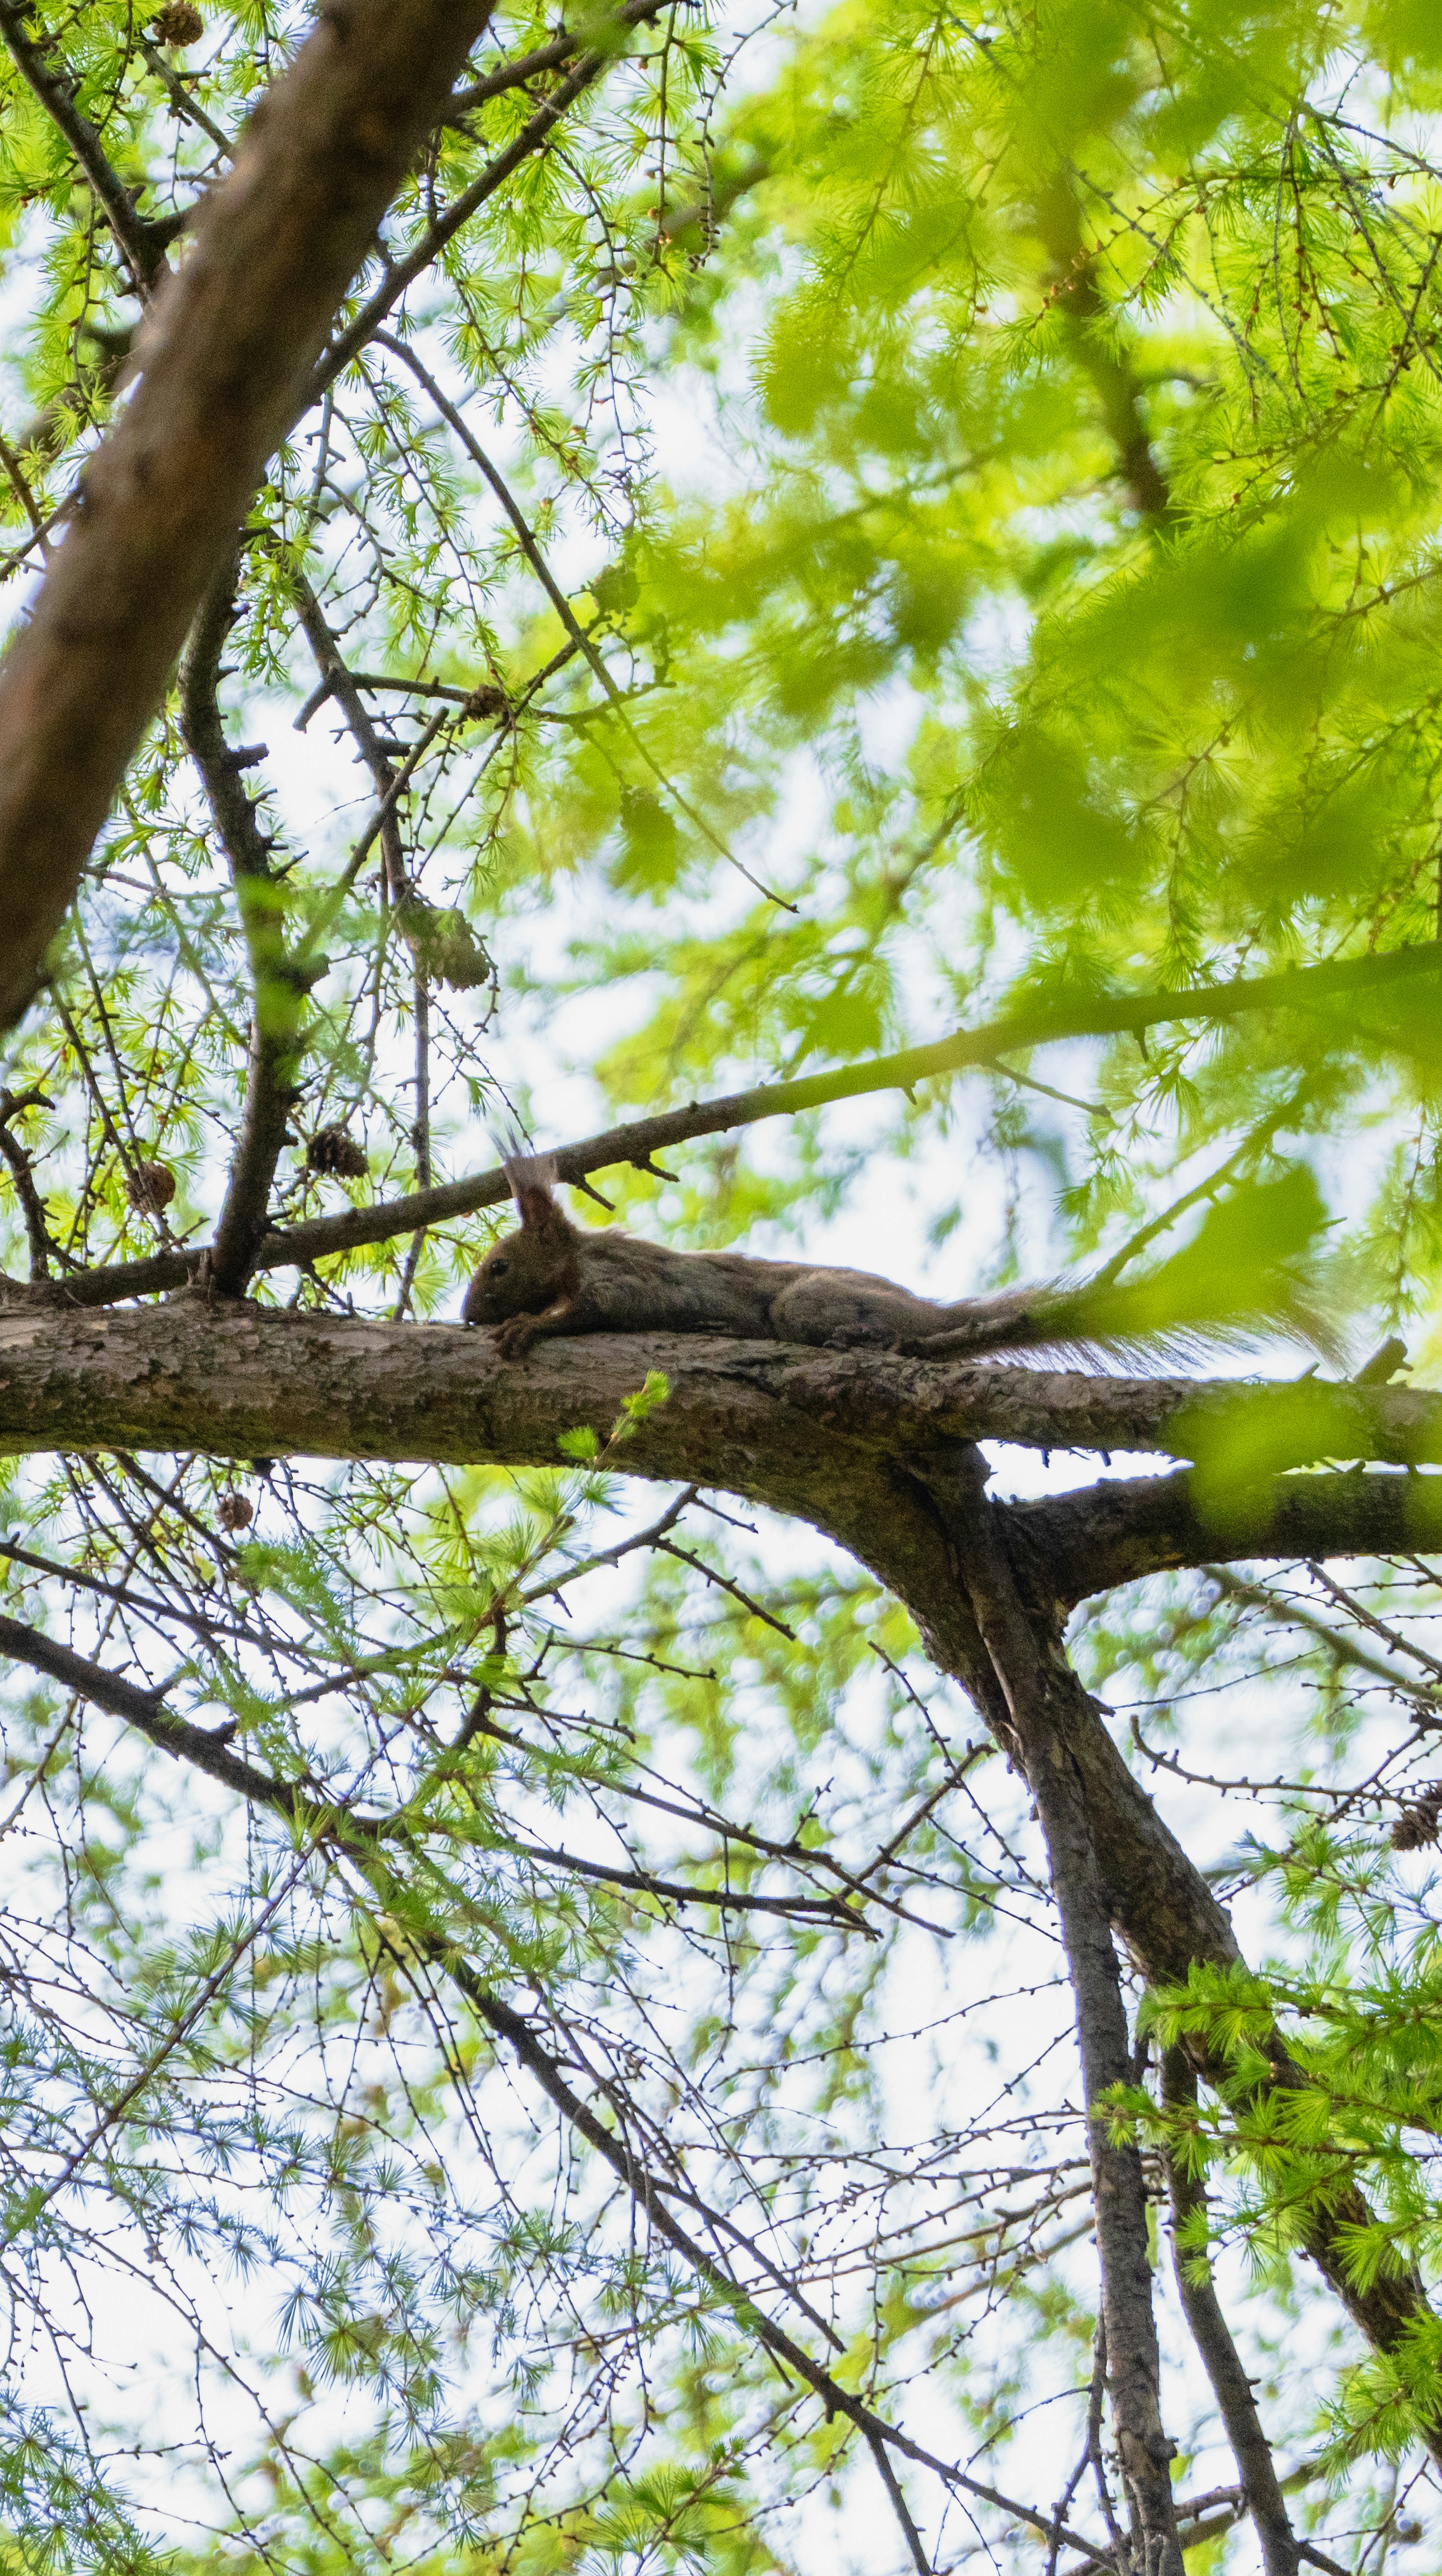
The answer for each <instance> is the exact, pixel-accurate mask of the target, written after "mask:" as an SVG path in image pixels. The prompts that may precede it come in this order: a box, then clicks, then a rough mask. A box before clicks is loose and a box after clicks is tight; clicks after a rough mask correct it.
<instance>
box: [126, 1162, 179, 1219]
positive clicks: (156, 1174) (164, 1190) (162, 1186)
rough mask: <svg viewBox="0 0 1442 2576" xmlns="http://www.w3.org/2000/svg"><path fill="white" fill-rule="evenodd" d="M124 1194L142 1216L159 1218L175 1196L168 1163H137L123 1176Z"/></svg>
mask: <svg viewBox="0 0 1442 2576" xmlns="http://www.w3.org/2000/svg"><path fill="white" fill-rule="evenodd" d="M125 1194H126V1197H127V1198H128V1199H129V1201H130V1204H131V1206H132V1207H133V1208H139V1209H140V1211H141V1213H142V1215H145V1216H159V1214H160V1211H161V1209H162V1208H168V1207H169V1205H170V1202H171V1200H172V1199H173V1198H174V1196H175V1174H174V1173H173V1171H172V1170H171V1168H170V1165H169V1164H168V1163H137V1164H136V1166H135V1169H134V1171H133V1172H127V1174H126V1176H125Z"/></svg>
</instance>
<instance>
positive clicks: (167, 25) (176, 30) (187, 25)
mask: <svg viewBox="0 0 1442 2576" xmlns="http://www.w3.org/2000/svg"><path fill="white" fill-rule="evenodd" d="M150 32H151V34H152V36H153V37H154V38H155V41H156V43H157V45H193V44H194V42H195V40H196V37H197V36H203V35H204V33H205V20H204V19H203V18H202V16H201V14H200V11H199V10H198V9H193V8H192V7H191V5H190V0H169V4H168V6H167V7H165V8H164V9H160V10H158V11H157V12H156V15H155V16H154V17H153V18H152V19H151V21H150Z"/></svg>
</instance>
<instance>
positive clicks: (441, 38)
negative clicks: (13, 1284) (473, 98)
mask: <svg viewBox="0 0 1442 2576" xmlns="http://www.w3.org/2000/svg"><path fill="white" fill-rule="evenodd" d="M488 15H489V0H329V5H328V6H327V7H326V8H325V9H324V10H323V11H322V12H321V13H320V16H319V18H318V22H317V25H316V28H315V32H314V33H313V35H312V36H311V37H310V38H309V40H308V41H307V43H306V44H305V45H304V46H303V47H302V49H301V52H300V54H299V55H298V56H297V58H296V61H295V63H294V64H293V66H292V67H291V69H290V71H289V72H288V73H287V74H286V75H285V77H284V78H283V79H282V80H281V81H279V82H278V83H277V84H276V86H275V88H274V89H273V90H272V91H270V92H269V94H268V95H267V97H266V98H265V99H264V100H263V101H262V102H261V105H260V107H259V108H258V109H257V111H256V114H255V116H254V117H253V118H252V120H251V123H250V125H249V127H248V129H247V131H246V133H245V135H244V137H243V138H242V141H241V143H240V146H239V148H238V151H237V154H236V159H235V163H234V166H233V168H232V169H231V171H230V173H229V175H228V176H227V177H226V179H225V180H224V181H223V182H222V183H221V185H220V186H219V187H218V188H217V189H216V190H215V192H214V194H213V195H212V196H211V197H209V198H208V199H207V200H206V203H205V205H204V207H203V208H202V210H201V212H200V215H199V216H198V218H197V225H196V238H195V243H194V247H193V249H192V251H191V253H190V256H189V257H188V258H187V260H186V261H185V263H184V265H183V267H182V268H181V270H180V272H179V274H178V276H176V277H175V278H173V279H171V280H170V281H168V282H167V283H166V284H165V285H164V286H163V287H162V288H161V290H160V291H159V292H158V293H157V295H156V298H155V301H154V305H153V308H152V312H151V316H150V318H149V320H148V322H147V325H146V329H145V332H144V334H143V337H142V340H141V344H140V351H139V363H140V368H141V374H140V381H139V383H138V385H137V386H136V388H135V390H134V392H133V394H132V396H131V399H130V401H129V402H128V404H127V405H126V407H125V409H124V411H123V412H122V413H121V415H120V418H119V419H118V420H117V422H116V423H115V425H114V427H113V428H112V430H111V431H110V434H109V435H108V437H107V438H106V439H105V440H104V441H103V443H102V445H101V446H100V448H99V449H98V450H97V452H96V454H95V456H94V457H93V458H92V459H91V461H90V463H89V464H88V465H87V467H86V469H85V474H84V477H83V480H82V484H81V489H80V496H79V501H78V504H77V507H76V511H75V514H74V517H73V519H72V521H71V524H70V525H69V527H68V528H67V530H66V533H65V538H64V542H63V544H61V545H60V547H59V548H58V549H57V551H56V554H55V556H54V558H53V560H52V562H51V564H50V567H49V570H48V571H47V573H46V577H45V580H44V582H43V584H42V585H41V589H40V593H39V596H38V598H37V600H36V603H35V608H34V612H33V615H32V617H31V619H30V621H29V623H28V625H26V626H25V627H24V628H23V629H22V630H21V633H20V634H19V636H18V637H17V639H16V641H15V643H14V644H13V645H12V647H11V649H10V651H9V653H8V654H7V656H6V659H5V662H4V665H3V667H0V918H3V920H4V923H5V943H4V954H3V958H0V1025H8V1024H9V1022H11V1021H12V1020H14V1019H15V1018H16V1017H18V1015H19V1013H20V1012H21V1011H22V1010H23V1009H24V1008H25V1005H26V1004H27V1002H28V1001H29V1000H30V997H31V995H32V993H33V992H34V990H35V988H36V983H37V979H38V977H39V974H40V972H41V963H42V959H43V956H44V952H45V949H46V946H47V944H48V942H49V941H50V939H51V938H52V936H53V935H54V933H55V931H56V930H57V929H58V927H59V925H60V922H61V920H62V918H63V916H64V913H65V910H66V907H67V905H68V904H69V902H70V900H71V897H72V895H73V894H74V892H75V888H76V885H77V883H78V880H79V875H80V870H81V867H82V865H83V864H84V860H85V857H86V855H87V853H88V851H89V849H90V847H91V845H92V843H93V841H94V839H95V836H96V834H97V832H98V831H99V829H100V827H101V824H102V823H103V821H104V819H105V815H106V811H107V809H108V807H109V804H110V800H111V798H112V796H113V795H114V793H115V790H116V787H117V786H118V784H119V781H120V778H121V776H122V774H123V771H124V768H125V764H126V762H127V761H128V759H129V758H130V755H131V753H132V752H133V751H134V749H135V747H136V744H137V742H138V741H139V739H140V736H141V734H142V732H143V730H144V728H145V725H146V724H147V722H148V721H149V719H150V717H151V715H152V714H153V713H154V711H155V708H156V707H157V705H158V704H159V702H160V698H161V696H162V693H163V691H164V688H165V685H166V681H167V679H168V677H169V674H170V670H171V666H172V664H173V663H174V660H175V657H176V654H177V653H178V652H179V649H180V646H181V643H182V640H183V638H184V635H185V631H186V628H187V627H188V625H189V623H190V620H191V618H192V616H193V615H194V613H195V610H196V607H197V605H198V603H199V601H200V599H201V597H202V595H203V593H204V592H205V590H206V588H207V586H208V584H209V583H210V582H211V580H212V579H213V578H214V576H215V574H216V572H217V571H218V569H219V567H220V565H221V563H222V562H223V560H224V558H225V555H226V552H227V550H228V548H229V547H230V546H231V545H233V543H234V541H235V533H236V530H237V528H238V526H239V524H240V521H241V518H242V516H243V514H244V511H245V508H246V504H247V502H248V501H249V498H250V495H251V493H252V492H253V491H254V489H255V486H256V484H257V482H258V481H259V479H260V476H261V473H262V471H263V469H264V465H265V460H266V458H267V456H268V455H269V454H270V452H271V450H272V448H273V447H274V446H275V445H276V443H277V441H278V440H279V438H280V437H281V436H282V435H283V433H284V431H285V429H286V427H287V425H288V423H289V421H290V419H291V418H292V416H293V413H294V411H295V408H296V405H297V402H298V401H300V400H301V399H303V397H304V393H305V389H306V387H307V385H308V384H309V382H310V381H311V377H312V371H313V369H314V366H315V363H316V360H317V358H318V356H319V354H320V351H321V348H322V346H323V344H324V340H325V334H326V329H327V326H328V324H329V322H330V319H331V316H332V315H333V313H334V312H335V309H336V306H337V305H338V304H339V302H340V300H341V297H342V296H343V295H344V293H345V290H346V288H347V286H348V285H349V284H350V282H351V280H352V279H353V278H354V277H355V275H356V274H357V272H358V271H359V270H360V269H361V267H362V266H363V265H364V263H365V261H366V259H367V257H368V256H369V254H370V252H371V249H372V247H373V244H374V239H375V231H376V226H377V225H378V223H379V222H380V221H381V218H382V216H383V215H384V213H385V210H386V207H387V206H388V205H389V203H390V201H391V199H392V197H393V196H394V195H395V193H396V190H397V189H398V188H399V186H400V184H401V182H402V180H403V178H404V176H405V173H406V169H407V166H408V164H409V163H410V161H411V159H412V157H413V155H414V153H415V152H416V150H417V149H418V147H419V146H420V144H421V143H422V141H423V140H424V138H425V136H426V134H427V133H428V132H429V131H430V130H431V128H432V127H433V126H434V125H435V124H436V122H437V120H438V119H439V118H440V116H441V114H442V112H443V110H444V108H445V104H446V100H447V97H448V95H449V92H450V90H451V88H452V87H453V85H454V82H455V79H456V75H457V74H458V73H459V72H460V70H461V69H462V67H463V66H464V64H465V61H466V57H467V55H468V54H469V52H470V49H471V46H472V45H473V44H474V42H475V39H476V37H477V36H478V35H479V33H480V32H481V29H482V28H483V27H484V25H485V23H486V20H487V17H488Z"/></svg>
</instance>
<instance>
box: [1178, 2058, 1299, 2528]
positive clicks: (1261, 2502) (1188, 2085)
mask: <svg viewBox="0 0 1442 2576" xmlns="http://www.w3.org/2000/svg"><path fill="white" fill-rule="evenodd" d="M1162 2093H1163V2098H1164V2100H1165V2101H1166V2103H1167V2104H1168V2106H1169V2108H1171V2109H1174V2110H1179V2111H1181V2112H1182V2113H1184V2114H1185V2113H1186V2112H1187V2111H1188V2110H1191V2111H1195V2109H1196V2100H1197V2074H1196V2068H1195V2067H1194V2066H1193V2065H1192V2063H1191V2060H1190V2059H1189V2058H1188V2057H1187V2055H1186V2053H1185V2051H1184V2050H1183V2049H1180V2048H1169V2049H1167V2050H1166V2052H1165V2054H1164V2057H1163V2060H1162ZM1166 2165H1167V2191H1168V2196H1169V2198H1170V2201H1171V2209H1172V2267H1173V2270H1174V2271H1175V2273H1176V2279H1177V2292H1178V2296H1179V2297H1180V2299H1181V2303H1182V2313H1183V2315H1184V2316H1185V2318H1186V2320H1187V2324H1188V2326H1189V2327H1190V2329H1191V2334H1192V2340H1193V2342H1194V2343H1195V2345H1196V2347H1197V2350H1198V2352H1199V2353H1200V2354H1201V2357H1202V2361H1203V2364H1204V2366H1205V2368H1206V2373H1207V2377H1208V2378H1209V2379H1210V2381H1211V2383H1212V2393H1213V2395H1214V2396H1215V2398H1216V2401H1217V2409H1218V2412H1219V2413H1220V2415H1221V2418H1222V2422H1223V2424H1224V2425H1225V2427H1226V2434H1227V2439H1228V2441H1229V2442H1230V2444H1231V2446H1232V2456H1233V2458H1234V2459H1235V2461H1236V2463H1237V2475H1238V2476H1239V2477H1240V2479H1241V2481H1242V2486H1243V2490H1244V2492H1245V2495H1246V2499H1247V2510H1248V2512H1249V2513H1250V2514H1251V2517H1252V2522H1253V2525H1254V2528H1255V2530H1256V2534H1257V2538H1258V2540H1259V2541H1260V2543H1261V2548H1262V2563H1263V2566H1264V2567H1265V2569H1266V2576H1297V2569H1298V2564H1299V2553H1298V2549H1297V2541H1296V2535H1295V2533H1294V2532H1293V2529H1292V2525H1291V2521H1290V2519H1289V2517H1288V2513H1287V2505H1286V2499H1285V2497H1284V2496H1283V2494H1282V2489H1281V2484H1280V2482H1279V2480H1278V2477H1277V2469H1276V2463H1275V2461H1274V2460H1273V2458H1272V2446H1271V2444H1270V2442H1269V2441H1268V2440H1267V2437H1266V2434H1265V2433H1264V2432H1263V2430H1262V2419H1261V2417H1260V2415H1259V2414H1258V2413H1257V2401H1256V2399H1255V2397H1254V2396H1253V2394H1252V2383H1251V2381H1250V2380H1249V2379H1248V2377H1247V2374H1246V2372H1245V2371H1244V2370H1243V2368H1242V2364H1241V2360H1240V2357H1239V2355H1238V2352H1237V2347H1236V2345H1235V2344H1234V2343H1233V2341H1232V2337H1231V2330H1230V2328H1229V2327H1228V2324H1227V2320H1226V2316H1225V2314H1224V2313H1223V2309H1222V2303H1221V2301H1220V2299H1219V2298H1218V2297H1217V2291H1216V2284H1215V2282H1214V2281H1213V2279H1212V2267H1211V2264H1210V2262H1209V2261H1208V2259H1207V2257H1206V2254H1205V2253H1204V2252H1198V2251H1197V2250H1196V2249H1195V2248H1193V2247H1191V2246H1188V2245H1186V2244H1185V2243H1184V2242H1183V2239H1184V2236H1185V2234H1186V2231H1187V2228H1188V2224H1189V2222H1193V2221H1198V2220H1200V2221H1202V2222H1205V2218H1206V2207H1207V2195H1206V2191H1205V2189H1204V2187H1203V2184H1202V2182H1201V2179H1200V2177H1199V2176H1198V2175H1196V2174H1193V2173H1189V2172H1188V2170H1187V2166H1186V2161H1185V2155H1184V2151H1183V2149H1182V2147H1181V2145H1180V2144H1179V2143H1178V2144H1173V2145H1172V2146H1170V2147H1169V2148H1168V2151H1167V2158H1166Z"/></svg>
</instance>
